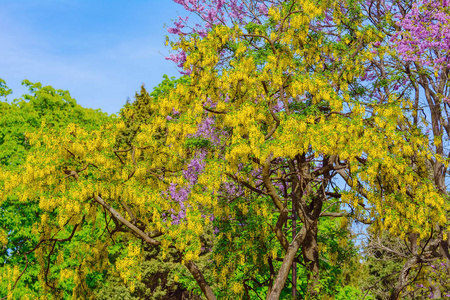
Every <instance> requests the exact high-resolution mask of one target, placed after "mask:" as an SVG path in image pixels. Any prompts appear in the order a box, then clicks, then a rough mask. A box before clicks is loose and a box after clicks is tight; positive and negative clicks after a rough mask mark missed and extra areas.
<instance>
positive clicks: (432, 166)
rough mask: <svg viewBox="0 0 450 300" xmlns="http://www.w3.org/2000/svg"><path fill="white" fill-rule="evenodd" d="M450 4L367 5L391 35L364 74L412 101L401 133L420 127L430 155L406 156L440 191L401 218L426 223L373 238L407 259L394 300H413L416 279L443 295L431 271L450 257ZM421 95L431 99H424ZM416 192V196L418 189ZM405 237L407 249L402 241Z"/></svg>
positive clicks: (384, 93) (385, 93)
mask: <svg viewBox="0 0 450 300" xmlns="http://www.w3.org/2000/svg"><path fill="white" fill-rule="evenodd" d="M448 5H449V3H448V2H447V1H413V2H411V1H369V2H367V3H366V4H363V7H364V10H365V11H366V14H367V15H370V16H372V17H371V18H370V21H371V22H372V24H373V25H374V26H376V27H377V28H378V30H379V31H380V33H382V34H381V36H384V38H383V40H381V41H379V42H377V43H376V44H374V46H375V47H376V51H377V52H378V53H379V54H380V56H378V57H377V59H375V60H374V61H373V64H372V67H371V68H370V69H369V70H368V72H367V74H366V76H365V79H366V81H368V82H371V83H373V89H372V90H373V94H374V95H376V97H377V98H378V99H379V102H384V101H386V99H388V98H389V96H390V95H392V94H393V93H396V94H398V95H401V96H402V97H404V98H405V100H406V103H405V104H406V105H404V107H403V112H404V115H405V117H406V118H405V120H404V121H403V122H401V123H399V125H398V128H397V130H401V131H410V132H414V131H415V132H420V134H422V135H423V136H424V139H425V145H426V146H427V148H428V151H429V155H427V156H426V157H423V158H419V157H418V155H417V153H416V152H415V153H411V155H407V156H405V155H404V153H403V155H402V156H404V157H408V159H409V160H410V161H411V163H410V167H411V168H413V170H414V171H415V172H416V173H418V174H419V175H420V176H421V177H422V178H424V179H426V180H427V181H428V183H427V189H429V190H430V191H431V190H433V193H436V194H438V195H439V197H436V198H433V197H431V198H429V199H428V201H426V202H425V203H423V204H424V205H421V206H422V207H421V208H419V209H417V208H415V207H414V206H411V207H409V208H408V209H407V210H405V212H404V213H403V214H401V215H400V216H399V217H400V218H416V219H421V223H422V224H423V225H422V226H421V228H416V229H414V228H411V230H410V231H409V232H405V234H404V235H398V232H397V230H396V229H395V228H393V229H390V230H389V232H390V235H391V237H390V238H387V239H385V241H389V240H391V241H392V240H395V241H396V242H395V243H392V242H389V243H380V241H379V240H377V239H374V240H373V241H372V242H371V245H370V247H371V248H372V249H373V248H374V247H375V248H378V250H377V251H381V252H386V251H388V252H390V255H391V256H392V255H394V257H393V259H395V260H397V261H398V262H401V268H400V269H398V270H397V272H396V277H397V278H396V280H395V281H392V282H391V284H392V290H391V291H389V292H390V295H389V297H390V299H397V298H398V297H399V296H400V293H402V291H405V292H404V293H403V294H402V296H404V297H407V296H408V295H413V296H412V297H413V298H414V295H416V294H414V293H416V292H415V290H417V286H416V283H417V282H420V284H421V285H422V283H424V284H425V286H426V287H427V288H428V287H429V288H430V289H431V290H432V293H430V294H429V295H430V297H434V298H440V295H441V294H442V293H441V291H438V290H439V288H438V287H437V286H434V287H433V286H432V284H430V282H429V281H428V280H427V279H426V276H428V275H429V274H432V273H434V272H435V271H436V270H432V268H431V265H432V264H435V263H434V261H437V260H440V259H442V258H444V257H446V259H448V258H450V257H449V255H448V248H449V244H448V241H447V233H448V221H447V217H448V196H447V188H446V185H445V178H446V174H447V167H448V155H446V154H445V153H446V147H447V145H446V141H447V140H448V128H447V127H448V115H447V113H446V111H447V109H448V104H447V103H446V100H445V99H447V98H448V70H449V66H448V61H449V56H448V43H447V42H446V41H447V40H448V37H447V32H448V30H449V20H450V17H449V10H448ZM389 49H391V51H389ZM381 54H383V55H382V56H381ZM377 86H378V87H377ZM422 97H423V98H424V99H425V102H422V101H421V98H422ZM429 117H431V119H429ZM395 155H398V154H395ZM409 197H410V199H411V200H412V201H416V195H415V194H411V195H409ZM435 201H438V202H437V203H436V202H435ZM436 206H438V207H441V208H442V210H443V212H444V213H443V214H442V215H441V216H440V218H433V217H432V214H433V212H434V207H436ZM430 215H431V217H430ZM425 228H428V230H427V229H425ZM386 234H387V233H384V235H385V236H386ZM419 235H420V239H421V240H422V241H420V240H419V238H418V236H419ZM374 242H375V243H374ZM399 242H400V243H401V244H402V245H403V246H402V247H399V246H398V243H399ZM391 275H392V274H391ZM421 281H422V282H421ZM430 285H431V286H430Z"/></svg>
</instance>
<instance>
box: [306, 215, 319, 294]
mask: <svg viewBox="0 0 450 300" xmlns="http://www.w3.org/2000/svg"><path fill="white" fill-rule="evenodd" d="M317 232H318V228H317V221H315V222H312V224H311V226H310V228H309V231H308V233H307V234H306V237H305V240H304V241H303V244H302V254H303V259H304V261H305V264H306V267H307V270H308V286H307V291H306V295H307V296H306V299H317V297H319V291H318V286H319V284H320V281H319V246H318V245H317Z"/></svg>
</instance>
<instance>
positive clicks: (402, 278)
mask: <svg viewBox="0 0 450 300" xmlns="http://www.w3.org/2000/svg"><path fill="white" fill-rule="evenodd" d="M417 263H418V260H417V257H412V258H410V259H408V261H407V262H406V263H405V264H404V266H403V268H402V270H401V271H400V275H399V276H398V283H397V285H396V286H395V287H394V289H393V290H392V292H391V296H390V297H389V300H397V299H398V297H399V296H400V293H401V292H402V290H403V288H404V287H405V286H406V285H407V283H408V275H409V271H410V270H411V268H412V267H414V266H415V265H416V264H417Z"/></svg>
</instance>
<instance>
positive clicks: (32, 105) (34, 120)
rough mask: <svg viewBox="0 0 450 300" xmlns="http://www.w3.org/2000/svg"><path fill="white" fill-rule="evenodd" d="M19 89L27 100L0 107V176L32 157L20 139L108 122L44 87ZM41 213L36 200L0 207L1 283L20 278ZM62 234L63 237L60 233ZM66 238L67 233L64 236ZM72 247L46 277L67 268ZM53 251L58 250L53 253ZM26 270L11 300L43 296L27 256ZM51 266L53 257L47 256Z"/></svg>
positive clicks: (73, 245)
mask: <svg viewBox="0 0 450 300" xmlns="http://www.w3.org/2000/svg"><path fill="white" fill-rule="evenodd" d="M0 84H1V90H2V95H8V94H10V93H11V90H8V89H7V88H6V85H5V84H4V81H1V82H0ZM23 84H24V85H26V86H28V87H29V91H30V94H26V95H23V97H22V98H18V99H15V100H14V101H13V103H11V104H9V103H6V102H0V107H1V109H0V172H1V171H5V170H17V169H19V168H21V167H22V166H23V164H24V163H25V161H26V159H27V156H28V153H29V152H30V151H33V146H31V145H30V144H29V143H28V141H27V138H26V135H27V134H29V133H33V132H36V131H39V130H43V131H45V130H48V129H49V128H52V129H55V128H65V127H66V126H67V125H68V124H70V123H76V124H79V125H81V126H84V127H85V128H86V129H91V130H93V129H96V128H99V126H101V125H103V124H105V123H107V122H110V121H111V119H112V118H111V117H109V116H107V114H106V113H102V112H101V111H100V110H93V109H86V108H82V107H81V106H80V105H78V104H76V101H75V99H73V98H72V97H71V96H70V94H69V92H67V91H63V90H56V89H53V88H52V87H50V86H44V87H43V86H42V84H40V83H31V82H30V81H28V80H24V81H23ZM41 215H42V210H41V209H40V207H39V202H38V201H37V199H29V200H28V202H27V204H26V205H24V203H22V202H20V201H17V200H16V199H13V198H12V197H11V198H8V199H7V200H6V201H4V202H2V203H1V207H0V228H1V230H2V232H4V233H5V234H6V235H5V238H6V240H4V241H3V242H4V244H3V248H2V249H1V250H0V253H1V255H0V257H1V259H0V262H1V265H0V277H4V278H7V276H8V275H7V274H8V273H9V272H13V268H14V267H15V268H16V277H17V276H18V273H17V272H22V270H23V269H24V268H25V265H26V261H25V258H24V256H23V254H24V253H26V252H28V251H30V250H31V249H33V248H34V247H35V246H36V245H37V243H38V242H39V235H37V234H36V231H37V230H38V228H36V227H35V226H34V225H35V223H36V221H37V220H39V219H40V218H41ZM63 233H66V234H67V232H63ZM68 234H70V233H68ZM80 235H81V238H82V239H84V240H87V239H88V238H89V237H90V236H91V235H90V231H84V232H81V233H80ZM76 247H77V243H76V242H73V243H71V244H70V245H68V247H67V248H65V249H61V251H62V252H61V253H63V258H64V263H63V264H60V265H52V267H51V268H50V272H53V271H56V270H58V269H64V268H67V267H68V266H69V265H70V262H71V260H70V258H69V256H70V249H74V248H76ZM56 250H58V249H56ZM27 259H28V262H29V264H28V267H27V270H26V272H25V273H24V275H23V276H22V277H21V280H19V281H18V284H17V287H16V288H15V289H14V291H13V297H14V298H15V299H26V297H29V299H35V298H37V297H39V296H41V295H43V293H44V290H45V289H43V287H42V286H41V284H40V283H39V281H38V280H37V278H38V274H39V273H41V272H42V271H43V270H42V269H41V266H40V265H39V264H38V262H37V259H36V256H35V254H34V253H30V254H28V256H27ZM50 261H51V262H56V257H55V256H50ZM94 276H97V277H92V278H91V279H89V282H90V284H91V285H95V284H96V282H98V281H99V280H100V278H99V277H98V276H99V274H97V275H94ZM5 284H7V281H3V282H0V297H1V296H4V294H2V293H4V291H7V287H6V286H4V285H5ZM62 288H63V290H64V291H63V293H64V294H66V295H69V294H72V291H73V288H74V285H73V283H72V284H70V283H68V284H67V285H65V286H63V287H62Z"/></svg>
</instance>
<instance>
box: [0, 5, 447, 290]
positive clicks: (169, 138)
mask: <svg viewBox="0 0 450 300" xmlns="http://www.w3.org/2000/svg"><path fill="white" fill-rule="evenodd" d="M178 2H179V3H181V4H183V5H184V6H185V7H186V8H187V9H188V10H190V11H195V12H197V13H198V14H199V15H200V16H201V17H202V18H203V19H204V20H205V22H206V25H205V27H204V28H203V29H202V26H201V25H200V24H199V25H198V26H197V25H196V26H195V28H194V29H193V32H189V33H186V32H183V31H182V29H184V27H183V26H184V25H183V24H184V23H183V22H184V21H186V19H185V18H183V19H180V21H179V22H178V21H177V23H176V28H173V29H171V31H172V32H173V33H176V34H178V35H179V39H178V40H177V41H174V42H171V45H172V47H173V49H174V50H176V51H178V53H177V55H173V56H171V59H172V60H174V61H176V62H178V64H179V65H180V67H183V72H185V74H186V75H188V76H189V77H188V78H189V79H188V80H186V81H185V82H179V83H177V84H176V85H174V86H173V88H172V89H170V90H169V91H168V92H166V93H161V94H159V95H158V96H157V97H149V98H146V101H147V104H146V105H148V107H149V110H148V111H147V115H146V116H145V118H146V122H145V123H143V124H139V130H137V131H136V130H134V129H133V128H131V129H130V134H131V135H132V136H133V138H131V139H127V138H126V136H125V137H124V138H123V141H124V143H122V142H121V143H119V144H117V141H118V140H117V133H118V132H120V131H121V130H124V129H127V125H126V124H125V122H124V120H123V119H119V120H117V122H114V123H109V124H106V125H105V126H104V127H103V128H102V129H100V130H95V131H87V130H84V129H83V128H81V127H80V126H77V125H76V124H70V125H69V126H68V127H67V128H66V129H64V130H55V131H50V132H45V131H41V132H39V133H34V134H29V135H27V136H28V138H29V140H30V143H32V144H33V145H34V147H35V148H34V149H35V150H34V151H33V153H32V154H30V156H29V157H28V158H27V163H26V168H25V169H24V170H19V171H15V172H5V173H3V174H2V175H1V176H0V181H1V182H2V184H3V188H4V190H5V193H4V195H2V197H3V198H2V201H5V200H7V199H9V198H8V197H14V195H19V197H18V199H17V201H26V199H28V198H33V199H39V205H40V207H41V209H42V210H43V215H42V217H41V220H40V222H37V224H36V226H39V228H40V232H41V233H40V239H39V244H38V246H39V245H40V244H45V243H47V242H49V241H50V240H51V239H55V238H57V239H59V240H67V236H69V237H71V236H75V234H76V232H77V229H78V228H83V226H84V224H85V223H86V224H92V226H94V225H95V224H97V215H98V214H99V213H105V218H106V219H107V220H108V218H109V221H108V222H107V225H106V227H105V230H106V231H109V236H110V237H111V239H108V240H106V241H102V240H98V242H97V244H96V245H95V246H94V245H92V244H89V243H83V244H82V245H81V246H80V253H83V255H84V259H83V261H82V263H81V264H80V273H79V275H78V277H76V282H77V283H78V284H79V285H82V282H83V277H82V276H81V275H82V274H84V273H86V272H87V271H88V270H90V269H91V268H92V269H96V270H97V269H98V270H102V269H103V268H106V262H107V255H106V253H107V251H108V249H109V248H110V247H111V244H112V241H113V239H114V237H116V236H126V237H127V239H128V240H129V247H128V250H127V252H126V253H125V254H126V255H125V256H124V257H122V258H121V259H119V260H118V261H117V262H116V263H115V265H116V267H117V269H118V270H119V272H120V273H121V275H122V277H123V278H124V279H125V280H128V281H129V282H130V285H131V288H133V282H134V281H133V280H134V279H139V272H137V271H138V268H137V265H138V261H139V259H140V258H141V255H142V249H143V246H142V244H147V245H153V246H158V247H160V249H161V251H162V255H165V254H166V253H168V252H169V249H171V250H174V251H176V252H177V253H179V255H180V257H181V260H182V263H183V264H184V265H185V266H186V267H187V269H188V270H189V271H190V273H191V274H192V276H193V277H194V279H195V280H196V282H197V284H198V286H199V287H200V289H201V290H202V292H203V294H204V295H205V296H206V298H207V299H216V295H215V291H214V289H213V288H212V285H211V282H210V281H209V282H208V278H206V277H205V276H204V274H203V272H202V270H201V268H199V267H198V265H197V262H198V261H199V258H200V256H201V255H202V254H203V253H202V251H203V249H202V247H203V246H202V237H203V236H204V235H205V231H207V230H208V228H210V225H211V222H214V221H215V220H219V221H222V222H227V223H228V224H229V227H228V228H221V229H222V232H220V229H219V232H216V233H218V234H219V236H218V238H219V239H221V240H222V241H225V240H226V241H227V242H228V243H229V244H232V245H233V246H234V247H235V249H239V250H240V251H238V252H239V254H242V253H246V255H247V256H244V255H242V256H241V255H239V260H237V257H233V259H232V260H229V261H230V263H228V264H227V263H222V261H223V258H224V257H223V256H222V257H221V256H216V257H215V263H216V266H217V268H216V270H220V273H217V272H216V273H215V274H213V277H215V278H218V279H220V281H222V282H223V283H226V282H227V280H228V278H227V277H231V280H234V282H233V293H234V295H235V296H236V297H241V296H242V295H244V294H245V293H246V285H245V280H243V281H239V278H236V277H233V276H230V275H229V274H230V273H233V271H234V270H236V268H237V267H236V265H233V263H235V262H237V261H239V262H241V263H242V262H245V261H246V260H254V261H257V259H258V258H257V257H258V256H259V255H260V252H258V251H257V250H256V249H249V250H248V251H246V252H245V250H246V249H245V245H239V244H238V242H242V238H241V236H240V231H244V232H245V233H246V234H248V236H249V237H250V241H251V243H249V245H250V246H251V245H252V243H253V242H254V241H255V240H256V241H257V242H258V245H264V246H265V247H266V248H264V250H265V253H264V254H263V262H264V263H266V262H267V265H268V268H267V269H269V272H270V277H269V283H268V291H267V299H278V298H279V297H280V295H281V292H282V290H283V288H284V286H285V283H286V280H287V277H288V274H289V271H290V269H291V266H292V265H293V263H294V262H298V263H302V264H304V270H305V272H306V273H307V284H306V291H305V295H306V297H309V298H311V299H316V298H318V297H319V295H320V293H321V291H323V290H324V289H325V287H324V286H323V284H322V283H323V282H324V281H323V280H322V279H323V278H321V277H320V275H321V274H320V268H319V262H320V260H319V253H320V252H321V249H320V248H321V247H323V245H321V243H319V240H318V237H319V228H323V227H320V226H319V223H321V222H325V221H323V220H324V219H325V220H328V218H343V220H344V222H345V221H346V220H347V219H350V218H355V219H357V220H360V221H362V222H366V223H373V224H375V225H374V227H373V230H375V231H377V230H378V231H382V230H384V229H389V230H390V231H391V232H392V233H393V234H396V235H399V236H401V237H402V238H404V237H405V236H406V235H407V234H410V233H414V234H416V237H417V240H419V241H420V240H423V241H426V239H427V238H428V237H429V234H430V232H432V230H433V227H434V226H435V225H436V224H439V225H441V226H443V225H445V224H446V222H447V220H446V211H447V210H448V203H446V202H445V201H444V197H443V195H442V193H439V192H437V191H436V190H435V189H434V185H433V182H429V181H428V180H427V178H426V176H423V174H424V173H426V167H424V166H425V162H424V161H425V160H426V159H427V156H428V155H429V154H430V152H429V150H428V149H427V146H428V145H427V143H426V141H425V139H424V137H423V136H422V135H420V134H419V133H418V132H416V131H413V130H398V129H397V127H398V126H399V125H401V124H403V123H407V116H406V114H405V113H404V110H403V109H404V107H405V105H406V104H408V102H409V98H407V97H404V96H403V95H402V93H401V92H400V93H399V92H398V91H395V88H394V90H393V91H392V90H390V84H392V82H389V81H387V82H376V85H375V87H376V88H375V89H374V92H377V97H378V98H379V99H378V102H377V101H374V100H373V99H374V97H369V96H368V88H367V87H365V86H364V85H363V84H362V81H363V79H361V78H364V76H365V73H366V71H369V73H370V72H376V71H375V69H372V70H371V69H368V65H370V64H371V63H372V62H374V61H377V60H376V59H374V58H377V57H380V59H382V53H380V51H374V49H373V48H374V47H378V46H377V45H371V43H372V41H373V40H374V39H376V40H379V41H382V40H383V36H382V35H381V33H380V32H379V30H378V29H377V28H374V26H370V25H367V22H366V21H367V15H366V16H365V15H364V14H363V11H362V7H361V5H360V3H358V2H354V1H310V0H305V1H303V0H302V1H297V0H296V1H293V0H292V1H273V2H269V1H234V0H232V1H228V2H224V1H210V2H208V3H209V4H210V5H209V9H208V10H206V11H205V6H204V5H203V6H202V5H201V4H200V3H199V2H198V1H189V2H188V1H181V0H180V1H178ZM203 3H205V1H203ZM226 12H227V14H228V17H229V18H228V19H225V13H226ZM248 19H250V20H248ZM377 55H379V56H377ZM381 69H382V68H381ZM375 74H376V73H375ZM386 88H387V89H386ZM369 92H370V91H369ZM367 99H368V100H369V101H366V100H367ZM380 99H381V100H382V101H379V100H380ZM134 113H136V111H135V110H133V109H126V110H125V111H124V114H123V116H124V118H133V114H134ZM116 146H121V147H119V148H116ZM411 157H414V161H413V163H414V164H415V165H414V164H412V162H411ZM442 163H443V164H444V163H445V162H442ZM424 169H425V170H424ZM338 178H340V179H341V180H342V181H344V182H346V183H347V186H346V188H339V187H338V186H337V183H336V180H337V179H338ZM14 199H16V198H14ZM341 204H345V205H347V206H348V207H349V208H350V209H349V211H341V210H340V205H341ZM429 207H431V208H432V211H431V210H429V209H428V208H429ZM291 213H292V214H293V215H294V218H295V216H296V218H298V219H297V220H298V224H296V223H295V222H290V223H289V225H290V226H292V227H291V229H292V231H294V234H293V236H292V238H290V237H289V235H288V234H287V233H286V229H288V228H287V224H288V223H287V220H288V216H289V214H291ZM248 214H249V217H246V216H247V215H248ZM411 214H412V215H415V216H416V215H417V216H418V217H417V218H412V217H411ZM242 216H245V217H242ZM241 217H242V220H243V222H241V221H240V218H241ZM109 224H113V225H114V227H113V228H112V230H110V227H109ZM296 226H298V228H296ZM242 228H244V229H243V230H242ZM251 231H253V232H254V234H253V236H252V235H251V234H250V233H251ZM439 234H440V235H441V236H442V234H443V231H441V232H440V233H439ZM54 236H56V237H54ZM237 237H238V238H237ZM272 237H274V238H275V239H276V243H269V242H268V241H270V239H271V238H272ZM46 251H47V252H46ZM51 251H53V249H47V248H44V250H43V252H39V253H38V256H40V257H42V256H45V255H46V254H48V252H51ZM424 255H425V254H424ZM277 259H280V260H281V261H280V264H278V265H275V266H273V265H272V267H271V262H273V261H277ZM255 264H256V263H255ZM216 270H215V271H216ZM243 273H244V274H246V273H248V272H247V271H246V270H244V271H243ZM80 274H81V275H80ZM246 275H247V274H246ZM64 277H65V276H62V278H61V282H63V281H64ZM402 288H403V286H400V288H399V289H396V290H401V289H402ZM397 296H398V293H397ZM397 296H396V297H397Z"/></svg>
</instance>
